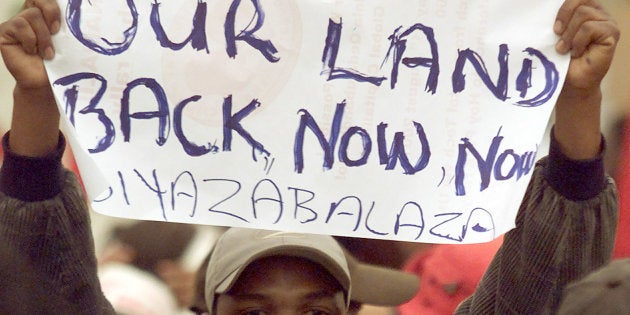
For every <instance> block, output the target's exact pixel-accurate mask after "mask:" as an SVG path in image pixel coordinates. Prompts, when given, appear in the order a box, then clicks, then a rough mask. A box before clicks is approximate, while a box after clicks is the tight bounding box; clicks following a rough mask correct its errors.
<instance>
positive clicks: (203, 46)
mask: <svg viewBox="0 0 630 315" xmlns="http://www.w3.org/2000/svg"><path fill="white" fill-rule="evenodd" d="M82 2H83V1H82V0H69V1H68V6H67V15H66V23H67V25H68V27H69V29H70V31H71V33H72V34H73V35H74V37H75V38H76V39H77V40H78V41H79V42H80V43H81V44H83V45H84V46H85V47H87V48H89V49H91V50H93V51H95V52H97V53H99V54H103V55H110V56H111V55H118V54H121V53H123V52H125V51H126V50H127V49H129V47H130V46H131V44H132V43H133V41H134V38H135V36H136V33H137V31H138V24H139V21H138V12H137V9H136V6H135V3H134V1H133V0H127V6H128V8H129V11H130V15H131V25H130V26H129V28H127V29H126V30H125V31H124V34H123V38H124V40H122V41H119V42H112V41H108V40H106V39H104V38H101V40H100V41H99V42H96V41H95V40H93V39H90V38H87V37H86V36H85V35H84V32H83V30H82V26H81V17H82V14H81V7H82ZM249 2H251V4H252V6H253V8H254V16H253V17H252V20H251V22H250V24H249V25H247V27H245V29H244V30H242V31H240V32H239V33H238V34H237V32H236V31H235V29H236V26H235V23H236V14H237V11H238V9H239V7H240V5H241V0H233V1H232V3H231V5H230V7H229V9H228V12H227V13H226V17H225V22H224V29H223V32H224V36H225V45H226V47H225V51H226V53H227V55H228V56H229V57H230V58H235V57H236V56H237V54H238V49H237V45H236V43H237V42H244V43H246V44H248V45H249V46H251V47H252V48H253V49H255V50H256V51H258V52H259V53H260V54H261V55H262V56H263V57H264V58H265V59H266V60H267V61H268V62H272V63H275V62H278V61H279V60H280V56H279V52H278V50H277V48H276V46H275V45H274V44H273V42H272V41H271V40H268V39H266V40H265V39H260V38H258V37H257V36H256V32H257V31H258V30H260V29H261V28H262V27H263V25H264V23H265V12H264V8H263V6H262V5H261V3H260V0H250V1H249ZM159 6H160V5H159V3H157V1H156V2H154V3H152V4H151V14H150V25H151V28H152V29H153V32H154V33H155V37H156V40H157V41H158V42H159V44H160V46H161V47H164V48H167V49H171V50H180V49H182V48H183V47H185V46H187V45H190V46H191V47H192V48H193V49H194V50H196V51H205V53H208V54H209V53H210V50H209V47H208V42H207V36H206V18H207V4H206V3H205V2H203V1H201V0H200V1H198V2H197V8H196V10H195V13H194V14H193V17H192V23H191V24H192V29H191V32H190V35H189V36H188V37H187V38H186V39H185V40H184V41H182V42H180V43H175V42H173V41H172V40H170V39H169V37H168V35H167V34H166V31H165V30H164V28H163V26H162V23H161V20H160V9H159ZM342 30H343V25H342V23H341V20H340V21H339V22H335V21H333V20H329V21H328V28H327V33H326V38H325V47H324V50H323V54H322V62H323V70H322V74H323V75H327V80H329V81H330V80H336V79H351V80H354V81H357V82H367V83H370V84H374V85H377V86H380V85H381V84H382V83H383V81H385V80H387V79H388V78H387V77H385V76H371V75H366V74H364V73H362V72H360V71H357V70H354V69H350V68H343V67H341V66H339V65H337V56H338V54H339V50H340V48H341V35H342ZM414 33H420V34H422V35H424V37H425V39H426V42H425V43H417V41H415V42H414V43H415V44H419V45H427V46H428V50H429V51H430V56H429V57H418V56H414V57H407V56H405V51H406V49H407V45H408V42H407V40H408V39H409V37H410V36H411V35H412V34H414ZM388 39H389V41H390V46H389V49H388V51H387V52H386V54H385V58H384V61H383V62H382V63H381V65H380V67H381V68H382V66H383V65H384V64H385V62H386V61H388V60H389V59H391V62H392V67H391V72H390V77H389V80H390V88H391V89H394V88H395V87H396V84H397V82H398V74H399V71H400V67H401V64H402V65H403V66H405V67H407V68H418V67H421V68H426V69H428V76H427V82H426V85H425V91H426V92H429V93H431V94H435V93H436V91H437V88H438V78H439V76H440V54H439V50H438V44H437V40H436V38H435V33H434V30H433V28H431V27H429V26H426V25H423V24H421V23H416V24H414V25H412V26H410V27H408V28H403V27H402V26H400V27H398V28H397V29H395V30H394V31H393V33H392V34H391V35H390V36H389V37H388ZM523 53H524V54H525V55H526V56H525V57H523V59H522V63H521V69H520V71H519V72H518V75H517V76H516V79H515V82H514V89H515V90H516V92H517V93H518V97H520V98H521V100H519V101H517V102H516V105H518V106H523V107H536V106H540V105H543V104H545V103H546V102H547V101H549V100H550V99H551V97H552V96H553V94H554V93H555V91H556V89H557V87H558V84H559V75H558V71H557V70H556V67H555V65H554V63H553V62H551V61H550V60H549V59H548V58H547V57H546V56H545V55H544V54H543V53H542V52H540V51H539V50H537V49H534V48H531V47H530V48H526V49H525V50H524V51H523ZM508 58H509V49H508V45H507V44H501V45H499V54H498V57H497V61H498V68H499V73H498V75H497V78H496V80H493V79H492V78H491V76H490V74H489V73H488V70H487V68H486V65H485V63H484V61H483V59H482V58H481V56H480V55H479V54H478V53H476V52H475V51H473V50H471V49H462V50H459V51H458V57H457V60H456V61H455V67H454V70H453V73H452V75H451V83H452V91H453V93H459V92H462V91H463V90H464V89H465V87H466V75H465V74H464V69H465V66H466V65H467V64H470V65H471V66H472V67H473V69H474V70H475V72H476V73H477V74H478V75H479V77H480V78H481V80H482V82H483V83H484V85H485V86H486V87H487V88H488V90H489V91H490V92H491V93H492V94H493V95H494V96H495V97H496V98H497V99H499V100H501V101H506V100H508V99H509V98H510V96H509V95H508V89H509V86H508V83H509V82H508V79H509V72H510V71H509V70H510V69H509V64H508ZM532 58H535V59H537V60H538V63H539V64H540V66H538V65H535V64H534V60H533V59H532ZM538 68H540V69H542V70H543V71H544V82H540V83H538V84H536V85H534V84H533V83H532V81H533V71H534V69H538ZM533 86H540V87H542V88H540V91H539V93H538V94H536V95H535V96H533V97H529V98H526V97H528V93H529V92H530V91H529V90H530V89H531V88H532V87H533Z"/></svg>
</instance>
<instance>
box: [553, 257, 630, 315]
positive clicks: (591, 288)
mask: <svg viewBox="0 0 630 315" xmlns="http://www.w3.org/2000/svg"><path fill="white" fill-rule="evenodd" d="M558 314H559V315H578V314H599V315H608V314H610V315H613V314H615V315H617V314H630V258H626V259H620V260H615V261H613V262H611V263H610V264H608V265H605V266H603V267H601V268H599V269H597V270H595V271H594V272H592V273H590V274H588V275H587V276H586V277H584V278H583V279H581V280H578V281H576V282H573V283H570V284H569V285H567V287H566V288H565V289H564V296H563V298H562V301H561V302H560V308H559V309H558Z"/></svg>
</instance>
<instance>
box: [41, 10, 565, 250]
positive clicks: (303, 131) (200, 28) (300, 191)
mask: <svg viewBox="0 0 630 315" xmlns="http://www.w3.org/2000/svg"><path fill="white" fill-rule="evenodd" d="M59 2H60V6H61V8H62V11H63V13H64V17H63V18H64V19H65V21H66V23H64V25H63V27H62V30H61V32H60V34H58V35H57V36H56V37H55V38H54V40H55V45H56V51H57V56H56V58H55V59H54V60H53V61H52V62H49V63H48V64H47V68H48V71H49V76H50V79H51V82H52V84H53V88H54V91H55V95H56V97H57V100H58V103H59V106H60V109H61V110H62V111H64V112H66V114H67V120H66V122H65V123H66V125H67V126H74V128H65V133H66V135H67V136H68V138H69V139H70V142H71V144H72V147H73V150H74V152H75V155H77V156H76V158H77V161H78V164H79V168H80V169H81V174H82V177H83V180H84V182H85V184H86V187H87V190H88V193H89V195H90V198H92V199H93V200H95V201H94V202H93V203H92V206H93V208H94V209H95V210H97V211H98V212H101V213H104V214H108V215H112V216H120V217H127V218H137V219H146V220H162V221H173V222H186V223H197V224H212V225H226V226H245V227H257V228H267V229H275V230H289V231H302V232H313V233H326V234H335V235H348V236H357V237H369V238H384V239H393V240H405V241H420V242H435V243H459V242H463V243H470V242H482V241H488V240H491V239H493V238H495V237H497V236H499V235H500V234H502V233H504V232H506V231H508V230H509V229H511V228H512V227H513V225H514V218H515V215H516V212H517V209H518V206H519V203H520V201H521V199H522V196H523V194H524V191H525V188H526V186H527V183H528V181H529V178H530V176H531V174H532V170H533V166H534V162H535V160H536V158H537V157H536V154H537V152H538V150H539V142H540V140H541V138H542V135H543V132H544V129H545V126H546V123H547V120H548V118H549V115H550V113H551V111H552V109H553V105H554V103H555V100H556V98H557V96H558V93H559V91H560V88H561V86H562V83H563V77H564V73H565V72H566V69H567V66H568V58H566V57H564V56H559V55H557V54H556V53H555V51H554V44H555V42H556V40H557V39H556V36H555V35H554V34H553V31H552V26H553V23H554V18H555V15H556V12H557V9H558V8H559V6H560V4H561V1H560V0H557V1H548V0H519V1H505V0H461V1H456V0H448V1H446V0H445V1H429V0H418V1H410V0H371V1H361V0H345V1H323V0H319V1H317V0H298V1H296V0H250V1H240V0H232V1H204V0H199V1H181V0H178V1H175V0H164V1H161V2H154V1H148V0H144V1H133V0H127V1H122V0H116V1H114V0H108V1H104V0H92V1H81V0H68V1H61V0H60V1H59ZM101 174H102V175H101Z"/></svg>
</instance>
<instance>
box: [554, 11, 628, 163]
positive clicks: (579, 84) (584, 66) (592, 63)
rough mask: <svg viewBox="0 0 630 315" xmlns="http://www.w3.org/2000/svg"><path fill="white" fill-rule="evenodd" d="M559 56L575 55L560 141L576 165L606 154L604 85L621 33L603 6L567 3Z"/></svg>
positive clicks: (562, 100)
mask: <svg viewBox="0 0 630 315" xmlns="http://www.w3.org/2000/svg"><path fill="white" fill-rule="evenodd" d="M554 31H555V32H556V34H558V35H559V36H560V40H559V41H558V43H557V45H556V50H557V51H558V52H559V53H562V54H566V53H570V54H571V63H570V65H569V71H568V72H567V76H566V81H565V83H564V86H563V88H562V92H561V93H560V96H559V98H558V102H557V103H556V121H555V127H554V136H555V138H556V140H557V141H558V144H559V146H560V149H561V150H562V152H563V153H564V154H565V155H566V156H567V157H568V158H570V159H574V160H584V159H592V158H595V157H596V156H598V155H599V153H600V142H601V131H600V107H601V100H602V94H601V88H600V84H601V81H602V79H603V78H604V76H605V75H606V73H607V72H608V68H609V67H610V64H611V62H612V59H613V54H614V51H615V47H616V46H617V42H618V41H619V29H618V28H617V25H616V23H615V21H613V20H612V18H611V17H610V15H609V14H608V13H607V12H606V11H604V9H603V8H602V7H601V5H600V4H599V3H597V1H593V0H567V1H565V2H564V4H563V5H562V7H561V8H560V10H559V11H558V15H557V17H556V24H555V25H554Z"/></svg>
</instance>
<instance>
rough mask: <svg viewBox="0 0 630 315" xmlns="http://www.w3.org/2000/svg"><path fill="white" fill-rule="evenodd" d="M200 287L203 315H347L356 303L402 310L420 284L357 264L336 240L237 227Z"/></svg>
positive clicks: (204, 270) (198, 304)
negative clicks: (249, 314)
mask: <svg viewBox="0 0 630 315" xmlns="http://www.w3.org/2000/svg"><path fill="white" fill-rule="evenodd" d="M202 279H203V281H202ZM197 283H198V287H197V295H196V296H197V297H196V299H195V302H194V305H193V308H191V309H194V310H195V311H197V312H202V311H203V312H207V313H210V314H217V315H225V314H233V313H235V312H236V311H241V312H243V311H252V312H253V311H256V310H260V311H263V312H262V314H279V313H281V312H282V311H285V312H288V313H289V314H296V313H298V314H302V313H304V314H310V313H308V312H309V311H312V312H314V313H316V314H330V315H334V314H346V313H347V311H348V308H349V306H350V304H351V302H352V304H353V305H356V304H361V303H366V304H373V305H381V306H395V305H398V304H400V303H403V302H405V301H407V300H408V299H410V298H411V297H412V296H413V295H414V294H415V293H416V291H417V289H418V284H419V281H418V278H417V277H416V276H415V275H412V274H407V273H403V272H400V271H397V270H392V269H387V268H383V267H377V266H373V265H368V264H364V263H361V262H359V261H357V260H356V259H354V258H353V257H352V256H350V255H349V254H347V253H346V252H345V251H344V250H343V249H342V248H341V247H340V245H339V244H338V243H337V242H336V241H335V240H334V239H333V238H332V237H331V236H328V235H317V234H301V233H289V232H275V231H264V230H255V229H244V228H231V229H229V230H228V231H227V232H225V234H224V235H223V236H222V237H221V238H220V239H219V240H218V241H217V244H216V245H215V247H214V249H213V251H212V252H211V255H209V259H208V261H207V267H205V266H202V267H201V268H200V274H199V275H198V282H197ZM202 284H203V286H202ZM239 314H240V313H239Z"/></svg>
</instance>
